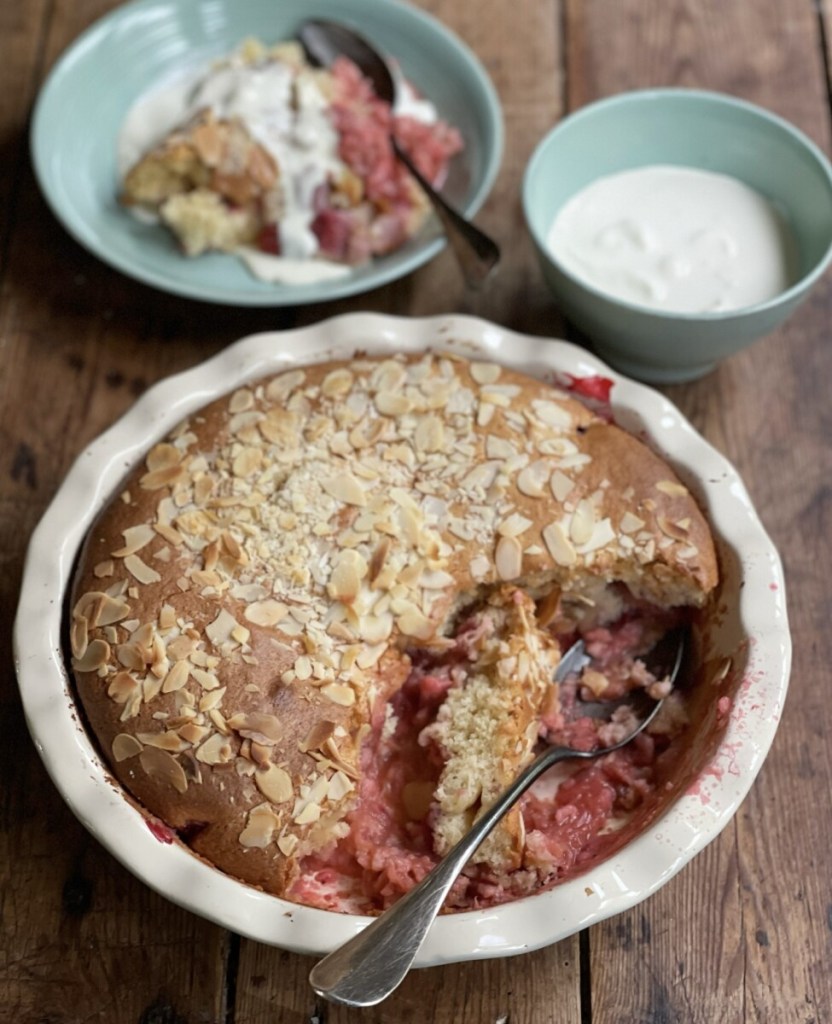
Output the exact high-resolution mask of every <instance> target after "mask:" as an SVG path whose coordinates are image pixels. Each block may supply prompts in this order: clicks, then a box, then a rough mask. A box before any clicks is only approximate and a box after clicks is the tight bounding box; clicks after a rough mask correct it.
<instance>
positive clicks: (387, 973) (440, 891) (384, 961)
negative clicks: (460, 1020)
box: [309, 629, 687, 1006]
mask: <svg viewBox="0 0 832 1024" xmlns="http://www.w3.org/2000/svg"><path fill="white" fill-rule="evenodd" d="M686 643H687V632H686V630H683V629H680V630H673V631H672V632H671V633H669V634H668V635H667V636H666V637H665V638H664V639H663V640H662V641H660V642H659V643H658V644H657V645H656V647H655V648H654V649H653V650H652V651H651V652H650V654H649V655H648V658H647V661H648V663H649V664H648V667H649V668H650V670H651V672H653V674H654V675H655V676H656V677H657V678H659V679H661V678H669V679H670V681H671V683H672V682H675V680H676V677H677V675H678V673H679V669H680V667H681V665H682V661H683V659H684V654H685V648H686ZM588 660H589V659H588V658H587V657H586V655H585V653H584V647H583V643H582V642H581V641H578V643H576V644H574V645H573V646H572V647H570V649H569V650H568V651H567V652H566V654H565V655H564V656H563V658H562V659H561V661H560V664H559V665H558V668H557V672H556V673H555V682H563V680H564V679H565V678H566V677H567V676H568V675H569V674H570V673H572V672H575V671H578V670H579V669H580V668H582V667H583V665H584V664H586V662H587V661H588ZM639 695H643V697H644V699H645V702H646V704H647V705H648V707H647V710H646V713H645V714H644V717H643V718H642V719H641V721H640V722H639V725H638V727H637V728H635V729H634V730H633V731H632V732H631V733H630V734H629V735H628V736H626V737H625V738H624V739H622V740H621V742H620V743H616V744H615V745H614V746H610V747H602V748H599V749H596V750H588V751H583V750H572V749H570V748H569V747H555V746H553V747H548V748H547V749H546V750H544V751H543V753H541V754H540V755H538V757H537V758H536V759H535V760H534V761H532V763H531V764H530V765H529V766H528V767H527V768H526V769H525V770H524V771H523V772H521V773H520V775H519V776H518V777H517V778H516V779H515V781H514V782H513V783H512V784H511V786H509V788H508V789H507V790H506V791H505V792H504V793H503V795H502V796H501V797H499V799H498V800H497V801H496V802H495V803H494V804H492V806H491V807H489V808H488V810H487V811H486V812H485V813H484V814H483V815H482V817H481V818H479V819H478V820H477V821H476V822H475V824H474V825H473V826H472V827H471V829H470V831H469V832H467V833H466V835H464V836H463V837H462V839H460V840H459V842H458V843H457V844H456V846H454V847H453V848H452V849H451V850H450V852H449V853H447V854H446V855H445V857H444V858H443V859H442V860H441V861H440V862H439V863H438V864H437V865H436V867H435V868H433V870H432V871H430V872H429V874H427V875H426V876H425V878H424V879H423V880H422V881H421V882H420V883H419V885H417V886H416V887H415V888H414V889H411V890H410V892H409V893H408V894H407V895H406V896H403V897H402V898H401V899H400V900H399V901H398V902H397V903H395V904H394V905H393V906H392V907H391V908H390V909H389V910H386V911H385V912H384V913H383V914H381V916H380V917H377V918H376V919H375V921H373V922H372V924H370V925H368V926H367V927H366V928H365V929H364V930H363V931H361V932H359V933H358V935H356V936H355V937H354V938H352V939H350V940H348V941H347V942H345V943H344V945H343V946H341V947H340V948H338V949H336V950H335V951H334V952H332V953H330V954H329V956H326V957H324V959H323V960H321V961H320V962H319V963H317V964H316V965H315V966H314V967H313V968H312V971H311V973H310V975H309V982H310V984H311V985H312V988H313V989H314V990H315V991H316V992H317V994H318V995H319V996H323V998H325V999H329V1000H331V1001H332V1002H334V1003H342V1004H344V1005H345V1006H375V1005H376V1004H377V1003H380V1002H381V1001H382V1000H383V999H386V998H387V996H389V995H390V993H391V992H393V991H394V989H396V988H397V987H398V986H399V985H400V984H401V982H402V981H404V978H405V975H406V974H407V972H408V971H409V970H410V968H411V966H412V965H413V961H414V960H415V959H416V954H417V953H418V952H419V948H420V946H421V945H422V942H423V941H424V939H425V936H426V935H427V933H428V931H429V930H430V926H431V925H432V924H433V920H434V918H435V917H436V915H437V914H438V913H439V911H440V909H441V908H442V904H443V903H444V902H445V897H446V896H447V895H448V892H449V891H450V889H451V886H452V885H453V884H454V882H455V881H456V879H457V877H458V875H459V873H460V872H461V871H462V869H463V867H465V864H466V863H467V861H468V859H469V858H470V857H471V855H472V854H473V853H474V851H475V850H476V849H477V847H478V846H479V845H480V843H482V841H483V840H484V839H485V838H486V836H488V835H489V833H490V832H491V831H492V829H493V828H494V827H495V826H496V824H497V823H498V822H499V821H500V819H501V818H502V817H503V815H504V814H505V813H506V812H507V811H508V810H509V809H510V808H511V807H512V806H513V805H514V803H516V801H517V800H518V798H519V797H520V796H522V794H523V793H525V791H526V790H527V789H528V788H529V787H530V786H531V785H532V783H533V782H534V781H535V779H537V778H539V776H541V775H542V774H543V773H544V772H545V771H546V770H547V769H549V768H551V767H552V766H553V765H555V764H557V763H558V762H559V761H565V760H568V759H570V758H583V759H585V760H589V759H591V758H595V757H600V756H602V755H604V754H608V753H610V752H611V751H613V750H618V749H619V748H620V747H623V746H626V744H628V743H629V742H630V741H631V740H632V739H634V738H635V737H636V736H637V735H638V734H639V733H640V732H641V731H642V729H644V728H645V727H646V726H647V725H648V724H649V723H650V722H651V721H652V720H653V718H654V717H655V716H656V714H657V712H658V710H659V708H660V707H661V705H662V701H661V700H659V701H653V700H651V699H650V698H649V697H648V696H647V694H645V693H644V691H636V692H634V693H632V694H630V695H629V696H628V697H627V698H626V699H625V701H626V703H629V704H630V705H635V704H636V702H637V701H638V699H639ZM625 701H601V702H598V704H599V705H600V706H601V707H604V708H606V709H607V713H609V712H610V711H611V710H612V709H614V708H615V707H617V706H620V705H621V704H622V703H624V702H625ZM596 711H597V705H595V704H592V705H589V704H585V705H581V714H594V713H595V712H596Z"/></svg>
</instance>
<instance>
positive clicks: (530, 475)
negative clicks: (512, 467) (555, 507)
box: [517, 459, 551, 498]
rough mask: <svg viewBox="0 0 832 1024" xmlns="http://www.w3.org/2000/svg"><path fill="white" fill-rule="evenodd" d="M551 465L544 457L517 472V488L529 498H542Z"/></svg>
mask: <svg viewBox="0 0 832 1024" xmlns="http://www.w3.org/2000/svg"><path fill="white" fill-rule="evenodd" d="M550 472H551V467H550V466H549V463H548V462H546V461H545V460H544V459H538V460H537V461H535V462H532V463H530V464H529V465H528V466H526V467H525V468H524V469H521V470H520V472H519V473H518V474H517V490H518V491H520V493H521V494H525V495H526V496H527V497H529V498H542V497H543V494H544V493H545V491H544V489H545V487H546V483H547V481H548V480H549V473H550Z"/></svg>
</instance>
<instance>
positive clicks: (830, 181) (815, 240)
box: [523, 89, 832, 382]
mask: <svg viewBox="0 0 832 1024" xmlns="http://www.w3.org/2000/svg"><path fill="white" fill-rule="evenodd" d="M650 164H675V165H680V166H687V167H694V168H699V169H702V170H707V171H714V172H718V173H722V174H729V175H732V176H733V177H735V178H738V179H739V180H740V181H742V182H745V184H747V185H750V186H751V187H752V188H754V189H756V190H757V191H758V192H760V193H761V194H762V195H763V196H765V197H766V198H767V199H769V200H770V201H771V202H772V203H773V204H774V205H775V207H776V208H777V209H778V210H779V211H780V212H781V214H783V216H784V217H785V218H786V221H787V223H788V225H789V226H790V228H791V230H792V232H793V234H794V236H795V240H796V243H797V249H798V259H797V268H796V274H795V280H794V283H793V284H792V285H791V287H789V288H788V289H787V290H786V291H784V292H782V293H781V294H780V295H778V296H776V297H775V298H773V299H771V300H769V301H767V302H763V303H760V304H758V305H755V306H749V307H746V308H744V309H740V310H730V311H726V312H721V313H702V314H685V313H667V312H664V311H660V310H655V309H648V308H646V307H643V306H638V305H636V304H634V303H629V302H626V301H623V300H620V299H615V298H611V297H609V296H607V295H605V294H604V293H603V292H602V291H599V290H598V289H597V288H595V287H593V286H592V285H589V284H586V283H584V282H582V281H580V280H578V279H577V278H576V277H575V276H573V275H572V274H570V273H568V272H567V271H566V270H565V269H563V268H562V267H561V266H559V264H558V262H557V261H556V260H554V259H553V258H552V256H551V254H550V253H549V252H548V249H547V246H546V236H547V234H548V231H549V228H550V225H551V223H552V221H553V219H554V217H555V215H556V213H557V212H558V210H559V209H560V208H561V206H563V204H564V203H565V202H566V201H567V200H568V199H569V198H570V197H571V196H572V195H574V194H575V193H576V192H578V191H579V190H580V189H582V188H583V187H584V186H586V185H588V184H589V183H590V182H592V181H594V180H595V179H596V178H599V177H601V176H603V175H607V174H614V173H616V172H618V171H624V170H628V169H631V168H634V167H643V166H646V165H650ZM523 208H524V213H525V217H526V222H527V225H528V228H529V231H530V232H531V236H532V239H533V241H534V245H535V248H536V250H537V254H538V257H539V260H540V265H541V268H542V271H543V275H544V277H545V279H546V282H547V283H548V285H549V287H550V288H551V290H552V292H553V293H554V295H555V297H556V298H557V300H558V303H559V304H560V306H561V308H562V309H563V311H564V312H565V314H566V315H567V317H569V319H570V320H572V321H573V322H574V323H575V324H576V325H577V326H578V327H580V328H581V329H582V330H583V331H585V332H586V334H587V335H588V336H589V337H590V338H591V340H592V342H593V344H594V346H595V347H596V348H597V350H598V352H599V354H600V355H601V356H602V357H603V358H604V359H606V360H607V361H608V362H610V363H611V364H612V365H613V366H616V367H617V368H619V369H621V370H623V371H624V372H626V373H628V374H630V375H631V376H635V377H639V378H641V379H642V380H648V381H654V382H671V381H684V380H692V379H695V378H697V377H700V376H702V375H703V374H705V373H707V372H708V371H710V370H711V369H712V368H713V367H714V366H715V364H716V363H717V362H718V361H719V360H721V359H723V358H725V357H726V356H730V355H732V354H734V353H735V352H738V351H739V350H740V349H742V348H744V347H745V346H747V345H749V344H750V343H751V342H752V341H754V340H755V339H757V338H759V337H761V336H763V335H765V334H767V333H768V332H770V331H772V330H774V329H775V328H776V327H778V326H779V325H780V324H781V323H783V321H784V320H785V319H786V318H787V317H788V316H789V315H790V314H791V313H792V311H793V310H794V309H795V307H796V306H797V305H798V304H799V303H800V302H801V301H802V300H803V299H804V298H805V297H806V295H807V294H808V292H809V290H810V288H811V287H812V285H813V284H814V283H815V282H816V281H817V280H818V278H819V277H820V276H821V274H822V273H823V272H824V270H825V269H826V267H827V265H828V264H829V261H830V257H832V168H830V165H829V162H828V160H827V159H826V157H825V156H824V155H823V153H822V152H821V151H820V150H819V149H818V148H817V146H815V145H814V143H813V142H811V141H810V140H809V139H808V138H807V137H806V136H805V135H803V134H802V133H801V132H799V131H798V130H797V129H796V128H795V127H794V126H793V125H791V124H789V123H788V122H787V121H784V120H782V119H781V118H779V117H776V116H775V115H773V114H771V113H769V112H768V111H765V110H763V109H761V108H760V107H756V106H753V105H752V104H750V103H746V102H744V101H742V100H738V99H735V98H733V97H731V96H724V95H720V94H718V93H709V92H698V91H694V90H686V89H655V90H645V91H641V92H632V93H624V94H621V95H619V96H613V97H611V98H610V99H606V100H601V101H600V102H598V103H593V104H591V105H590V106H587V107H585V108H583V109H582V110H579V111H577V112H576V113H575V114H572V115H571V116H570V117H567V118H565V119H564V120H563V121H561V123H560V124H558V125H557V126H556V127H555V128H554V129H553V130H552V131H551V132H550V133H549V134H548V135H547V136H546V137H545V138H544V139H543V140H542V142H541V143H540V144H539V146H538V147H537V149H536V150H535V152H534V154H533V155H532V158H531V161H530V163H529V165H528V168H527V170H526V174H525V179H524V183H523Z"/></svg>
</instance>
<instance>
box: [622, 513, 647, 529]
mask: <svg viewBox="0 0 832 1024" xmlns="http://www.w3.org/2000/svg"><path fill="white" fill-rule="evenodd" d="M645 526H646V523H645V522H644V520H643V519H639V517H638V516H637V515H634V513H632V512H625V513H624V515H623V516H622V517H621V522H620V523H619V524H618V528H619V530H621V532H622V533H636V532H637V531H638V530H643V529H644V527H645Z"/></svg>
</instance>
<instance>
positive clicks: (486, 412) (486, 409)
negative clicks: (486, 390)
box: [477, 402, 496, 427]
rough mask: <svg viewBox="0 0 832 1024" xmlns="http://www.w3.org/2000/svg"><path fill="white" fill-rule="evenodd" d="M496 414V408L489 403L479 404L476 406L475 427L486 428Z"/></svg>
mask: <svg viewBox="0 0 832 1024" xmlns="http://www.w3.org/2000/svg"><path fill="white" fill-rule="evenodd" d="M495 412H496V406H495V405H493V404H492V403H491V402H480V404H479V405H478V406H477V426H478V427H487V426H488V424H489V423H490V422H491V420H492V419H493V418H494V413H495Z"/></svg>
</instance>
